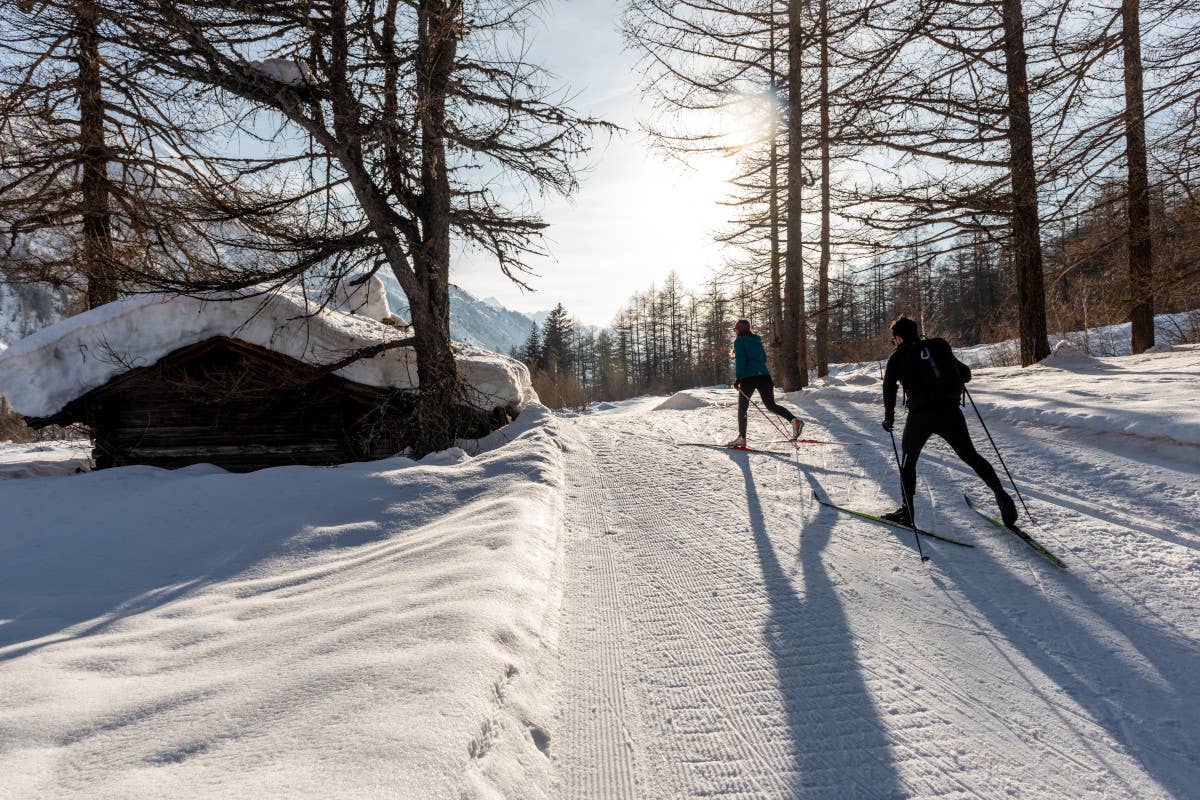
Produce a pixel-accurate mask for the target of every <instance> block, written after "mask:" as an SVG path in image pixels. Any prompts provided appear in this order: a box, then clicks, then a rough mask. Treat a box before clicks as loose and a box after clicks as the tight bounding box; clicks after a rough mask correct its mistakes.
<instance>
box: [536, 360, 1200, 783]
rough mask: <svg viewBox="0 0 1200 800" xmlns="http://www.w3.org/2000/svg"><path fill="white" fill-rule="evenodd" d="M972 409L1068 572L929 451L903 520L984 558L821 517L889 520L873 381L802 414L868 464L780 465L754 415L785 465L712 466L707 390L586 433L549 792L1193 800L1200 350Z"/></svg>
mask: <svg viewBox="0 0 1200 800" xmlns="http://www.w3.org/2000/svg"><path fill="white" fill-rule="evenodd" d="M971 385H972V388H973V391H974V394H975V399H976V402H978V403H979V405H980V409H981V411H982V412H983V414H984V415H985V417H986V419H987V420H988V422H989V426H990V427H991V430H992V433H993V435H994V436H995V438H996V441H997V444H998V445H999V446H1000V448H1001V449H1002V450H1003V452H1004V454H1005V456H1006V459H1007V461H1008V464H1009V466H1010V467H1011V468H1012V470H1013V472H1014V474H1015V475H1016V476H1017V479H1018V481H1020V484H1021V486H1022V491H1023V493H1024V495H1025V498H1026V500H1027V501H1028V502H1029V506H1030V510H1031V511H1032V512H1033V514H1034V515H1035V516H1036V518H1037V520H1038V522H1039V524H1037V525H1028V528H1029V529H1030V530H1031V532H1033V534H1034V535H1035V536H1037V537H1039V538H1041V539H1042V540H1043V541H1044V543H1045V544H1046V545H1047V546H1048V547H1049V548H1050V549H1051V550H1053V551H1055V552H1056V553H1058V554H1059V555H1060V556H1062V557H1063V559H1064V560H1065V561H1066V563H1067V565H1068V569H1067V570H1065V571H1063V570H1059V569H1057V568H1056V567H1053V566H1051V565H1050V564H1049V563H1047V562H1046V561H1044V560H1042V559H1041V558H1040V557H1039V556H1038V555H1037V554H1036V553H1034V551H1033V550H1032V549H1031V548H1029V547H1028V546H1027V545H1025V544H1024V543H1023V542H1021V541H1020V540H1018V539H1017V538H1016V537H1015V536H1014V535H1012V534H1011V533H1009V532H1007V531H1002V530H999V529H997V528H995V527H993V526H991V525H990V524H989V523H987V522H986V521H984V520H982V519H981V518H980V517H978V516H976V515H975V514H974V513H973V512H971V511H969V510H968V509H967V508H966V506H965V504H964V502H963V499H962V493H963V492H964V491H969V492H971V493H973V494H974V495H975V496H976V497H978V498H979V499H981V500H989V501H990V498H989V494H988V492H987V491H986V489H984V488H983V487H982V486H981V485H980V484H979V482H978V480H977V479H976V478H975V476H974V474H973V473H971V472H970V470H969V469H966V468H965V467H964V466H963V465H961V464H960V463H959V462H958V460H957V459H956V458H955V457H954V456H953V454H952V453H950V452H949V449H948V448H947V447H946V446H945V445H944V444H942V443H940V442H936V443H931V445H930V446H929V447H928V448H927V449H926V451H925V454H924V455H923V457H922V460H921V464H920V483H919V487H920V488H919V497H918V500H917V503H918V516H919V521H921V522H922V523H924V524H926V525H928V526H930V527H932V528H933V529H934V530H936V531H939V532H941V533H943V534H945V535H948V536H952V537H956V538H961V539H962V540H964V541H966V542H968V543H970V544H972V545H974V547H973V548H970V549H968V548H961V547H956V546H954V545H950V544H945V543H941V542H936V541H926V542H925V543H924V549H925V552H926V554H928V555H930V556H932V559H931V561H930V562H928V563H926V564H922V563H921V562H920V561H919V560H918V558H917V554H916V551H915V548H914V544H913V540H912V537H911V535H910V534H907V533H905V532H903V531H901V532H897V531H894V530H893V529H891V528H886V527H883V526H879V525H876V524H874V523H869V522H864V521H860V520H858V519H856V518H853V517H849V516H846V515H842V514H839V513H838V512H836V511H832V510H830V509H826V508H823V507H822V506H820V505H818V504H816V503H815V502H814V501H813V499H812V494H813V491H814V490H817V491H820V492H822V493H824V494H826V495H828V496H830V497H832V498H833V499H834V500H835V501H837V502H840V503H844V504H848V505H850V506H853V507H856V508H860V509H863V510H866V511H874V512H879V511H883V510H891V509H893V508H895V507H896V506H897V505H898V504H899V491H898V486H897V479H896V474H895V468H894V466H893V456H892V452H891V443H890V441H889V439H888V438H887V434H886V433H884V432H883V431H882V430H880V428H879V421H880V419H881V418H882V408H881V401H880V384H879V376H878V373H877V372H876V371H875V368H874V365H868V366H866V367H861V368H849V367H848V368H845V369H843V370H840V371H839V375H838V377H837V379H835V380H831V381H829V382H828V383H827V384H826V385H825V386H823V387H822V388H819V389H817V390H816V391H806V392H803V393H798V394H794V395H791V396H790V397H789V398H788V399H789V400H790V401H791V402H792V403H793V404H794V405H795V407H798V409H799V411H800V413H801V415H802V416H803V417H804V418H806V419H807V420H808V427H807V428H806V429H805V435H806V437H808V436H811V437H813V438H822V439H837V440H849V441H857V442H861V443H862V444H861V446H856V447H836V446H815V445H806V446H803V447H802V449H801V452H800V453H799V454H796V453H794V452H791V449H790V447H789V445H787V444H784V443H780V442H775V443H772V440H778V439H779V438H780V437H779V435H778V434H777V433H776V432H775V431H774V430H773V429H772V428H770V427H769V426H768V423H767V421H766V420H764V419H763V418H762V417H761V416H759V415H758V414H757V413H755V412H754V411H751V412H750V438H751V443H752V444H758V445H759V446H761V447H764V448H770V449H772V450H774V451H776V452H765V453H744V452H737V451H732V450H727V449H724V448H722V447H720V446H719V445H718V443H719V442H724V441H726V440H728V439H729V438H730V437H732V435H733V434H734V432H735V430H736V429H735V427H734V425H735V419H734V395H733V393H732V391H729V390H721V389H704V390H692V391H688V392H684V393H681V394H679V395H677V396H675V397H674V398H671V399H670V400H669V401H667V402H663V403H659V404H658V406H657V408H654V409H649V408H643V409H642V412H641V413H637V414H626V415H621V416H612V415H610V416H603V417H591V418H589V417H582V418H579V419H578V420H577V421H575V422H574V423H573V424H574V425H575V426H576V428H577V429H578V431H579V432H580V434H582V436H583V437H584V439H585V440H586V443H587V446H586V448H582V449H577V450H574V451H572V452H570V453H569V454H568V474H569V475H570V476H571V480H570V483H569V488H568V504H567V520H566V529H565V535H566V539H567V541H566V558H565V560H564V564H565V566H566V578H565V588H564V593H563V598H564V600H563V616H562V633H561V642H562V648H561V652H562V665H563V667H562V671H563V673H562V674H563V687H562V689H561V691H560V697H561V698H562V699H561V701H560V708H561V716H560V718H559V722H558V727H557V728H556V729H555V731H554V732H555V735H554V737H553V741H554V742H555V747H554V750H553V752H554V755H555V758H556V765H557V767H558V770H557V773H556V778H557V780H558V781H559V783H558V786H559V791H560V796H561V797H564V798H570V800H584V799H585V798H586V799H589V800H591V799H593V798H596V799H598V798H678V797H739V798H785V797H787V798H792V797H803V798H839V799H840V798H900V797H921V798H933V797H955V798H967V797H974V798H985V797H986V798H992V797H1020V798H1047V800H1049V799H1050V798H1054V799H1055V800H1057V799H1058V798H1064V797H1071V798H1117V797H1120V798H1133V797H1136V798H1160V797H1174V798H1185V797H1195V796H1196V787H1197V786H1200V522H1197V509H1200V449H1198V447H1200V438H1197V437H1198V436H1200V417H1198V416H1197V398H1198V397H1200V348H1197V347H1195V346H1193V347H1188V348H1183V349H1180V350H1178V351H1177V352H1172V353H1163V354H1148V355H1144V356H1138V357H1126V358H1115V359H1088V358H1081V357H1078V356H1075V357H1068V356H1067V355H1066V354H1060V357H1057V358H1056V359H1053V360H1052V361H1051V363H1049V364H1047V365H1045V366H1040V367H1036V368H1033V369H1028V370H1020V369H1016V368H1011V369H982V370H978V371H977V373H976V376H975V380H974V381H973V382H972V384H971ZM971 427H972V431H973V433H974V435H975V437H976V440H977V442H978V443H979V445H980V446H981V449H982V450H983V452H985V453H986V454H987V455H988V456H989V458H992V459H993V460H994V458H995V457H994V455H993V454H992V453H991V452H990V448H989V447H988V445H987V440H986V439H985V438H984V437H983V434H982V432H981V431H980V429H979V426H978V423H977V422H975V421H972V422H971ZM988 505H989V507H990V502H989V504H988ZM898 534H899V535H898Z"/></svg>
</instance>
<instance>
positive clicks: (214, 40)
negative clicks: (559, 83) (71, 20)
mask: <svg viewBox="0 0 1200 800" xmlns="http://www.w3.org/2000/svg"><path fill="white" fill-rule="evenodd" d="M122 8H123V9H124V10H125V13H124V16H123V19H124V24H125V26H126V31H127V35H128V37H129V40H130V42H132V43H134V46H136V47H137V48H139V50H140V51H141V52H142V53H143V54H144V57H145V59H146V62H147V63H148V64H149V65H150V66H151V67H152V68H153V69H154V70H156V71H157V72H158V73H159V74H162V75H164V76H168V77H170V78H171V79H175V80H183V81H187V82H189V83H190V84H191V85H194V86H201V87H205V88H206V89H207V91H208V94H209V96H211V98H212V99H213V100H214V102H216V103H217V104H220V106H222V107H228V106H240V107H241V108H244V109H247V110H248V113H250V114H251V116H250V117H244V116H243V117H242V118H243V119H247V120H248V122H247V123H245V124H253V123H254V122H257V123H258V126H259V127H257V128H249V129H248V130H249V132H250V134H252V135H253V136H255V137H257V138H258V139H259V140H260V141H262V142H263V143H264V146H271V147H273V148H274V149H275V150H276V154H274V155H273V157H272V158H271V159H270V160H269V161H268V162H266V163H264V164H263V165H260V166H258V167H257V172H258V173H259V174H260V175H263V176H266V178H269V179H270V181H273V182H274V184H275V185H276V186H277V187H278V189H279V194H280V198H281V199H280V201H279V202H280V204H281V205H286V206H287V207H288V209H289V210H290V211H291V213H293V214H294V215H295V216H296V217H297V218H298V219H299V220H302V221H303V223H304V225H303V226H301V228H302V230H303V232H304V236H303V237H301V238H298V239H297V240H294V241H292V242H290V246H293V247H297V248H298V249H300V248H302V249H305V250H306V251H307V253H308V256H307V257H306V258H301V259H297V260H296V261H295V262H294V264H293V270H292V271H291V273H289V277H290V278H293V279H298V278H299V277H301V276H302V275H303V274H305V273H306V272H307V271H310V270H312V269H316V268H320V267H321V265H322V264H325V263H326V262H328V261H329V260H330V259H334V258H341V259H352V260H353V261H354V262H355V263H357V264H361V265H363V266H364V267H365V268H366V269H367V271H368V272H373V271H375V270H378V269H384V268H386V269H388V270H389V271H390V272H391V273H392V275H394V276H395V279H396V281H397V282H398V283H399V285H400V287H401V289H402V290H403V291H404V294H405V296H406V298H407V300H408V304H409V310H410V314H411V317H412V323H413V339H414V343H413V349H414V351H415V355H416V360H417V377H418V383H419V389H418V395H417V403H416V409H417V410H416V420H417V425H418V431H419V436H421V437H422V438H421V440H420V442H419V447H421V448H424V449H437V448H440V447H443V446H445V445H446V444H448V443H449V442H450V441H452V440H453V438H454V436H455V430H456V428H457V426H458V421H457V419H456V416H458V415H461V414H462V413H463V412H462V410H461V409H462V404H461V402H460V400H461V398H462V386H461V383H460V380H459V377H458V374H457V369H456V367H455V361H454V354H453V350H452V348H451V342H450V329H449V320H450V312H449V273H450V266H451V253H452V247H453V244H454V242H455V241H459V242H462V243H463V245H464V246H474V247H478V248H481V249H483V250H484V251H485V252H487V253H489V254H491V255H492V256H493V257H494V258H495V259H496V260H497V262H498V264H499V267H500V269H501V270H502V271H503V272H504V273H505V274H506V275H508V276H509V277H511V278H513V279H514V280H517V281H518V282H520V280H521V276H522V273H523V270H524V269H525V266H524V263H525V262H524V259H525V258H526V257H527V256H528V255H529V254H531V253H534V252H540V234H541V231H542V230H543V229H544V227H545V223H544V222H543V220H542V219H541V218H540V217H539V216H538V214H537V213H536V211H534V210H533V209H532V203H533V200H532V198H533V196H534V195H535V194H537V193H539V192H542V191H549V192H558V193H562V194H568V193H570V192H572V191H573V190H574V189H575V188H576V176H575V172H574V169H573V163H574V159H575V158H576V157H577V156H578V155H580V154H581V153H583V152H584V151H585V150H586V147H587V146H588V142H589V138H590V135H591V134H592V133H593V132H595V131H596V130H597V129H601V128H607V127H608V126H607V125H606V124H605V123H603V122H602V121H599V120H596V119H591V118H586V117H582V116H580V115H577V114H575V113H574V112H573V111H571V110H570V109H569V108H568V107H567V105H566V100H565V98H564V96H563V95H562V94H561V92H559V91H557V90H555V89H553V88H552V87H550V86H549V85H548V79H547V76H546V75H545V73H544V72H543V71H542V70H541V69H540V68H539V67H537V66H536V65H534V64H531V63H529V61H528V59H527V58H525V54H524V52H523V51H522V49H521V46H520V41H519V39H520V35H521V33H522V32H523V31H524V30H525V28H526V27H527V26H528V25H529V24H530V22H531V21H532V20H533V19H535V14H536V11H537V8H538V6H537V5H536V4H533V3H529V4H519V5H516V6H510V5H504V6H501V5H497V4H492V3H488V2H476V1H474V0H471V1H470V2H468V0H417V1H416V2H412V3H401V2H399V0H381V1H380V2H368V1H364V2H357V1H352V0H332V2H328V3H316V4H313V3H299V4H292V3H256V4H251V5H247V4H245V3H242V2H238V1H237V0H218V2H167V1H166V0H139V2H135V3H132V4H122ZM263 112H266V113H265V116H264V114H263ZM255 113H257V114H258V115H259V116H260V117H263V118H262V119H257V118H255V117H254V116H253V115H254V114H255ZM267 125H271V126H273V127H267ZM264 131H265V132H264ZM270 131H277V132H276V133H275V134H274V135H272V134H271V133H270ZM501 179H504V181H505V183H506V184H508V185H510V186H513V185H515V186H516V187H518V188H517V189H515V190H510V191H509V192H508V193H506V194H503V195H502V194H500V193H498V192H497V191H496V190H495V189H494V187H495V186H496V185H497V184H498V183H499V182H500V181H501ZM522 189H523V190H524V191H523V192H522ZM258 277H259V276H257V275H249V276H243V277H242V278H241V279H239V280H240V281H241V282H243V283H244V282H246V281H248V280H251V279H255V278H258Z"/></svg>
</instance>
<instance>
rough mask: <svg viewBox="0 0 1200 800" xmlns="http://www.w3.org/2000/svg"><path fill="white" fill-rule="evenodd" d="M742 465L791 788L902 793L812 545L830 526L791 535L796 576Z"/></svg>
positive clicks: (821, 541)
mask: <svg viewBox="0 0 1200 800" xmlns="http://www.w3.org/2000/svg"><path fill="white" fill-rule="evenodd" d="M733 460H734V462H735V463H737V464H738V466H739V467H740V469H741V470H742V476H743V479H744V481H745V485H746V506H747V510H748V514H749V520H750V527H751V530H752V532H753V535H754V547H755V549H756V551H757V553H758V558H759V561H760V563H761V566H762V575H763V585H764V588H765V590H766V593H767V597H768V600H769V602H770V606H771V612H770V615H769V617H768V619H767V623H766V627H765V629H764V630H763V640H764V643H765V644H766V646H767V648H768V650H769V651H770V652H771V655H772V657H773V658H774V660H775V669H776V673H777V675H778V679H779V689H780V693H781V694H782V696H783V702H784V705H785V709H786V714H787V723H788V727H789V729H790V733H791V745H792V748H793V750H792V757H793V759H794V768H795V777H794V789H795V791H796V793H797V794H798V795H800V796H803V797H811V798H842V797H856V798H898V797H904V796H906V794H907V792H906V791H905V790H904V788H903V787H902V785H901V782H900V779H899V776H898V775H897V773H896V769H895V766H894V763H893V759H892V752H891V745H890V741H889V739H888V736H887V733H886V732H885V730H884V726H883V724H882V721H881V720H880V718H879V715H878V711H877V709H876V707H875V704H874V702H873V700H872V697H871V693H870V691H869V690H868V688H867V686H866V683H865V682H864V680H863V677H862V674H861V671H860V669H859V665H858V653H857V650H856V648H855V645H854V637H853V634H852V632H851V631H850V627H849V624H848V622H847V620H846V615H845V612H844V611H843V609H842V605H841V602H840V600H839V599H838V596H837V592H836V591H835V590H834V587H833V583H832V581H831V580H830V579H829V576H828V574H827V573H826V571H825V566H824V564H823V563H822V560H821V553H822V551H823V550H824V549H825V546H826V545H827V544H828V542H829V538H830V536H831V533H832V527H831V526H828V525H815V526H808V527H806V528H805V530H804V535H803V536H802V537H800V552H799V566H800V572H801V578H802V581H803V584H802V586H801V587H799V590H798V589H797V587H796V586H794V585H793V577H792V576H791V575H789V574H788V570H787V569H785V567H784V565H782V564H780V562H779V559H778V556H777V555H776V553H775V549H774V547H773V545H772V543H771V537H770V535H769V534H768V532H767V526H766V521H765V518H764V515H763V510H762V505H761V503H760V501H759V497H758V491H757V489H756V488H755V484H754V478H753V475H752V474H751V471H750V466H749V463H748V460H747V459H744V458H742V459H733Z"/></svg>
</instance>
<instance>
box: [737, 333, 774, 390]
mask: <svg viewBox="0 0 1200 800" xmlns="http://www.w3.org/2000/svg"><path fill="white" fill-rule="evenodd" d="M733 367H734V375H735V376H736V377H737V379H738V380H739V381H740V380H741V379H742V378H753V377H754V376H755V375H769V374H770V372H768V370H767V351H766V350H764V349H763V343H762V337H761V336H759V335H758V334H757V333H747V334H743V335H742V336H739V337H737V338H736V339H734V340H733Z"/></svg>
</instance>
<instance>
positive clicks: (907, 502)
mask: <svg viewBox="0 0 1200 800" xmlns="http://www.w3.org/2000/svg"><path fill="white" fill-rule="evenodd" d="M888 436H890V437H892V454H893V455H895V456H896V472H897V473H899V475H900V496H901V497H903V498H904V507H905V508H907V509H908V521H909V522H911V523H912V524H913V527H916V524H917V521H916V520H915V519H913V504H912V498H911V497H909V496H908V490H907V489H905V488H904V469H903V468H902V467H901V466H900V450H899V448H897V447H896V434H894V433H892V432H891V431H888ZM913 539H915V540H916V542H917V555H919V556H920V557H921V560H922V561H928V560H929V556H927V555H925V551H924V550H922V549H921V537H920V536H918V535H917V532H916V531H913Z"/></svg>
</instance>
